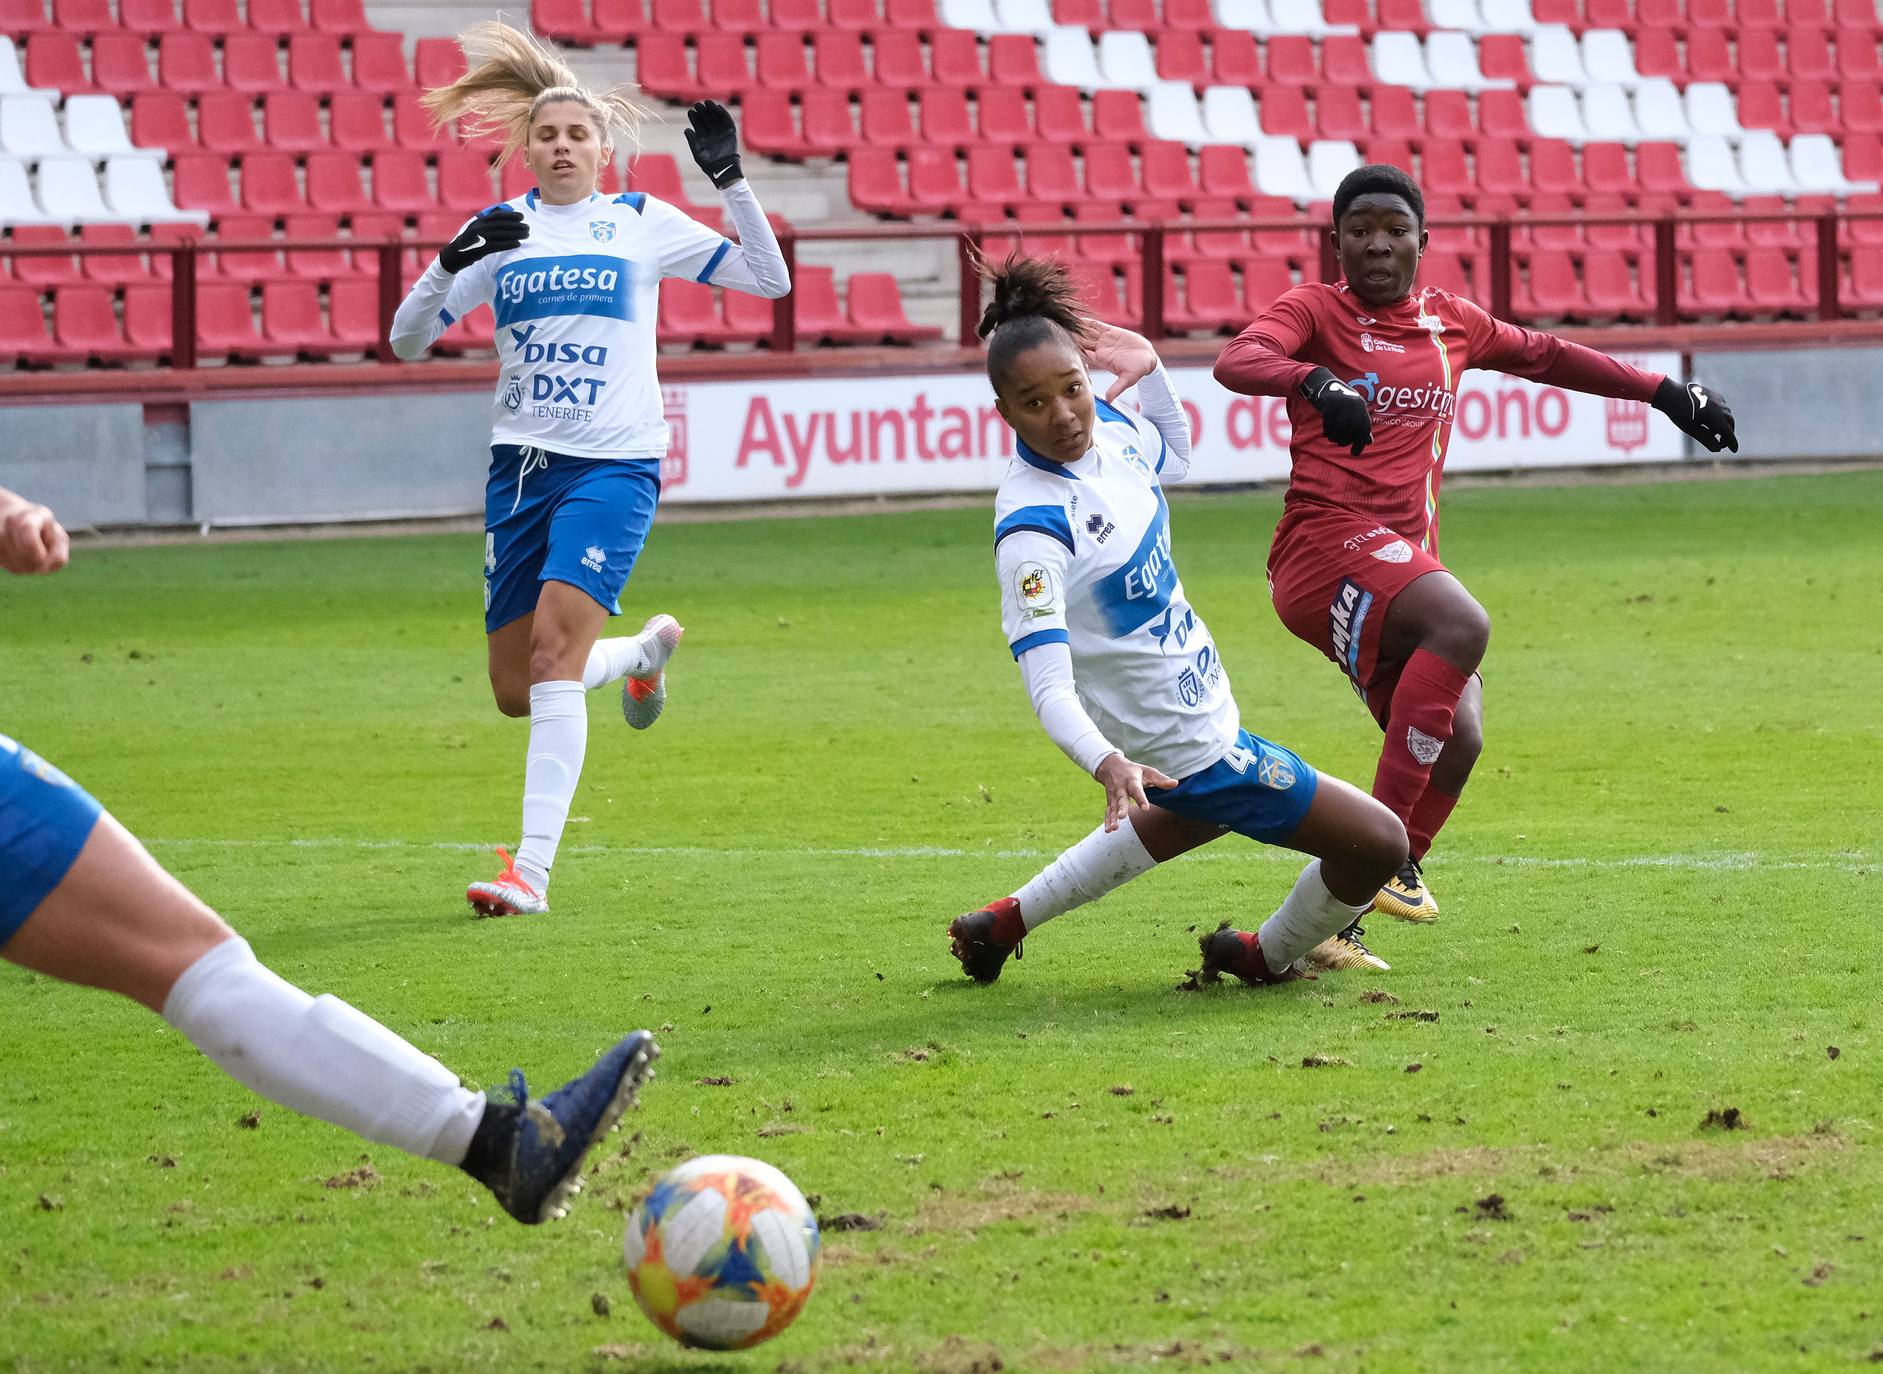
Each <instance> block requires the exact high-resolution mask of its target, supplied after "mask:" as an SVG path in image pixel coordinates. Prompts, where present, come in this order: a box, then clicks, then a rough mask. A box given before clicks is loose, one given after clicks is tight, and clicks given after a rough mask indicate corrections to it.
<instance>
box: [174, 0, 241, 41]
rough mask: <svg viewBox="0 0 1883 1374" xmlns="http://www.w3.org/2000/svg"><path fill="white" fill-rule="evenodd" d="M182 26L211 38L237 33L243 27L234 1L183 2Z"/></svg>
mask: <svg viewBox="0 0 1883 1374" xmlns="http://www.w3.org/2000/svg"><path fill="white" fill-rule="evenodd" d="M183 26H184V27H185V28H187V29H189V30H190V31H191V32H193V33H202V34H208V35H209V36H210V37H212V38H220V37H222V36H223V35H224V34H230V33H239V32H240V31H241V30H242V29H243V28H244V27H245V25H244V24H243V23H242V11H241V10H240V9H239V8H238V7H237V6H236V0H183Z"/></svg>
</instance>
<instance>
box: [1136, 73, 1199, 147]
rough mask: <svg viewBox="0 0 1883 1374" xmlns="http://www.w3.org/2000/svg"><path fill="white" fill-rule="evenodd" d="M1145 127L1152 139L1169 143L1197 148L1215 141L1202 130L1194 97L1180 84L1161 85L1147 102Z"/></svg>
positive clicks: (1153, 89) (1161, 82) (1174, 82)
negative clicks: (1159, 139)
mask: <svg viewBox="0 0 1883 1374" xmlns="http://www.w3.org/2000/svg"><path fill="white" fill-rule="evenodd" d="M1144 113H1145V119H1144V122H1145V126H1146V127H1147V128H1149V129H1150V131H1151V137H1152V138H1161V139H1165V140H1167V141H1168V142H1171V143H1188V144H1192V145H1199V144H1204V143H1210V142H1213V141H1215V140H1212V139H1211V138H1210V134H1209V130H1208V129H1206V128H1204V127H1203V116H1202V115H1201V114H1200V113H1199V112H1198V110H1197V103H1196V93H1195V92H1194V91H1192V90H1191V89H1190V87H1189V86H1188V85H1187V84H1185V83H1184V82H1182V81H1160V82H1158V83H1157V85H1155V86H1153V87H1152V88H1151V90H1150V92H1149V94H1148V96H1147V98H1146V104H1145V111H1144Z"/></svg>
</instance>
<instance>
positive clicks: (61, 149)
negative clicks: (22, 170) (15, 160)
mask: <svg viewBox="0 0 1883 1374" xmlns="http://www.w3.org/2000/svg"><path fill="white" fill-rule="evenodd" d="M71 151H72V150H71V149H70V148H68V147H66V144H65V135H64V134H62V133H60V132H59V117H58V116H57V115H56V114H54V113H53V109H52V101H51V100H50V99H48V98H47V97H45V96H39V95H9V96H0V152H3V153H6V154H7V155H8V156H9V157H23V158H25V159H27V160H28V161H29V162H30V161H31V160H33V159H34V158H41V157H64V156H66V155H68V154H69V153H70V152H71Z"/></svg>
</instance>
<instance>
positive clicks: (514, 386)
mask: <svg viewBox="0 0 1883 1374" xmlns="http://www.w3.org/2000/svg"><path fill="white" fill-rule="evenodd" d="M503 405H504V409H505V410H517V409H519V408H520V407H521V406H522V405H523V379H522V378H521V377H512V378H511V379H510V381H509V384H508V385H507V386H505V387H504V389H503Z"/></svg>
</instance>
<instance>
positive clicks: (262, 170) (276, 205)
mask: <svg viewBox="0 0 1883 1374" xmlns="http://www.w3.org/2000/svg"><path fill="white" fill-rule="evenodd" d="M318 156H321V157H326V158H328V159H335V158H337V159H339V160H340V161H341V162H343V163H345V165H346V166H347V167H348V168H350V169H352V170H353V172H354V177H355V180H357V179H358V168H359V162H358V160H357V159H355V158H354V157H352V156H351V155H349V154H347V153H326V154H320V155H318ZM315 161H316V158H309V159H308V165H309V171H308V180H309V182H310V183H311V182H312V180H313V170H312V168H313V163H314V162H315ZM242 208H243V209H245V210H248V211H250V212H251V213H253V214H258V215H272V216H276V217H279V216H281V215H291V214H293V213H295V212H296V211H298V210H305V209H306V208H307V201H306V200H305V198H304V197H303V196H302V194H301V187H300V183H299V181H298V180H297V179H296V178H295V175H294V158H293V157H292V156H290V155H289V154H287V153H256V154H254V155H252V156H250V157H246V158H243V159H242ZM314 208H315V209H316V210H328V209H340V207H338V206H329V205H319V204H317V205H315V206H314Z"/></svg>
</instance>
